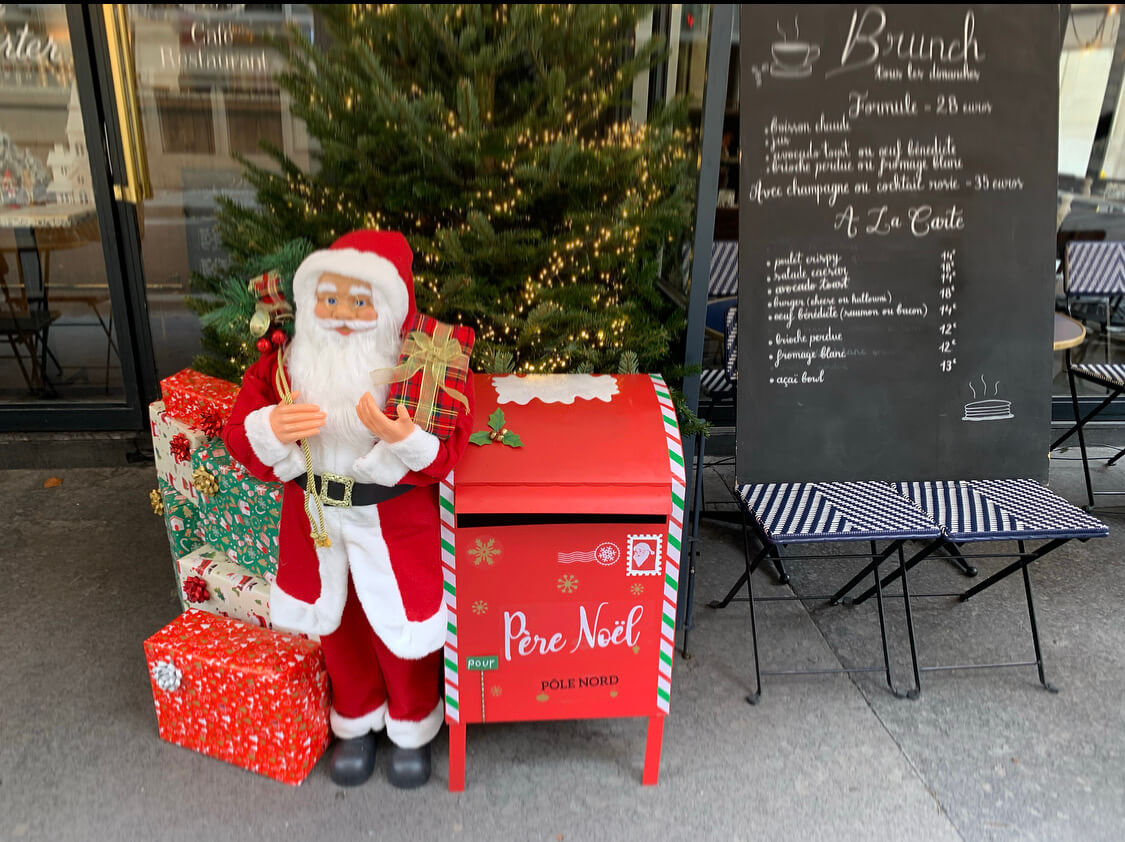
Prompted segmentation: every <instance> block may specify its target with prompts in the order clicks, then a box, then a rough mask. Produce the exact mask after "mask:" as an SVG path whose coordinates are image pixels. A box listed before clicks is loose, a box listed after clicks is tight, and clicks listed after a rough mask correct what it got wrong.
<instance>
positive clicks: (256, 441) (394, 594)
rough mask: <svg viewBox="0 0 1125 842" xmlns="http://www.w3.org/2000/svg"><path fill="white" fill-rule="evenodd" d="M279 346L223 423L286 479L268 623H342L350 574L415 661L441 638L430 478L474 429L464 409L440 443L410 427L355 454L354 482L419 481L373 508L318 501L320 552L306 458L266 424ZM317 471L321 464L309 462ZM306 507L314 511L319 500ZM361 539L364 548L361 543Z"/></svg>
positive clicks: (245, 450)
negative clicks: (326, 542) (322, 528)
mask: <svg viewBox="0 0 1125 842" xmlns="http://www.w3.org/2000/svg"><path fill="white" fill-rule="evenodd" d="M277 366H278V358H277V354H276V353H270V354H267V355H265V356H263V357H262V358H261V359H260V360H259V361H258V362H257V363H256V364H255V365H254V366H252V367H251V368H250V369H249V370H248V371H247V372H246V375H245V377H244V379H243V385H242V390H241V392H239V395H238V400H237V402H236V403H235V406H234V410H233V412H232V414H231V416H230V419H229V421H228V422H227V425H226V427H225V429H224V430H223V441H224V442H225V443H226V446H227V449H228V450H229V451H230V454H231V456H233V457H234V458H235V459H236V460H237V461H239V462H240V463H242V464H243V465H244V466H245V467H246V468H247V469H248V470H249V472H250V473H251V474H253V475H254V476H255V477H257V478H258V479H260V480H263V481H272V482H276V481H282V482H284V483H285V486H284V492H283V496H282V503H281V532H280V536H279V545H280V546H279V549H280V556H279V563H278V569H277V579H276V582H275V584H274V586H273V588H272V590H271V596H270V614H271V622H272V623H273V624H274V625H275V626H277V627H279V628H283V629H288V630H291V631H297V632H302V633H305V634H317V635H321V636H323V635H327V634H330V633H331V632H333V631H335V630H336V628H337V627H338V626H339V624H340V617H341V614H342V612H343V608H344V602H345V598H346V596H347V583H348V576H349V574H350V575H351V578H352V580H353V582H354V584H355V589H356V593H357V594H358V596H359V599H360V602H361V604H362V606H363V609H364V613H365V614H366V616H367V619H368V621H369V622H370V624H371V627H372V628H373V629H374V630H375V633H376V634H377V635H378V636H379V638H380V640H382V641H383V642H384V643H385V644H386V645H387V648H388V649H390V650H391V651H392V652H393V653H394V654H395V655H397V656H399V657H402V658H420V657H422V656H424V655H426V654H428V653H430V652H433V651H435V650H437V649H439V648H440V647H441V646H442V644H443V642H444V639H445V606H444V602H443V599H442V572H441V541H440V528H441V527H440V517H439V512H438V494H437V488H438V486H437V485H436V483H437V482H438V481H439V480H441V479H442V478H444V477H445V476H446V475H447V474H448V473H449V472H450V470H452V468H453V466H454V465H455V464H456V463H457V462H458V460H459V459H460V458H461V455H462V453H463V452H464V450H465V447H466V445H467V444H468V440H469V436H470V435H471V433H472V411H471V408H472V402H473V393H472V389H471V387H472V378H471V377H470V378H469V380H468V385H469V387H470V388H469V389H468V390H467V397H468V399H469V406H470V411H469V412H464V413H462V414H461V416H460V418H459V419H458V422H457V427H456V429H455V431H454V433H453V435H452V436H450V437H449V438H448V439H446V440H439V439H437V438H436V437H434V436H432V435H430V434H429V433H427V432H425V431H424V430H421V429H420V428H416V429H415V431H414V433H412V434H411V435H410V436H408V437H407V439H405V440H404V441H402V442H397V443H394V444H391V443H389V442H379V441H375V439H374V436H373V437H372V451H371V452H370V453H369V454H368V455H367V456H365V457H363V458H362V459H360V460H359V463H360V464H357V469H358V468H362V470H357V474H359V476H357V477H356V479H357V480H358V481H365V482H366V481H371V480H372V479H374V480H375V481H377V482H378V483H379V484H382V485H409V486H415V487H414V488H412V490H410V491H408V492H406V493H404V494H401V495H399V496H398V497H395V498H393V499H391V500H387V501H386V502H383V503H379V504H377V505H373V506H355V507H352V508H334V507H330V506H327V505H326V506H324V513H325V520H326V524H327V526H328V533H329V535H330V537H332V538H333V541H334V542H335V543H334V546H333V547H331V548H328V549H319V550H318V549H317V548H316V547H315V545H314V544H313V540H312V537H311V534H310V532H311V530H310V526H309V519H308V516H307V515H306V513H305V489H304V484H305V473H304V470H303V465H304V460H303V456H301V454H300V449H299V448H298V447H297V445H294V444H288V445H286V444H282V443H281V442H279V441H278V440H277V439H276V437H275V436H273V433H272V430H270V428H269V424H268V416H269V412H270V410H271V409H272V407H274V406H276V405H277V404H278V403H279V402H280V401H281V396H280V395H279V394H278V391H277V388H276V386H275V375H276V372H277ZM313 469H314V471H316V472H317V473H320V471H321V470H322V469H321V468H320V467H318V466H316V465H314V466H313ZM310 507H311V508H312V511H313V512H314V513H315V511H316V509H315V506H312V501H310ZM358 538H362V539H363V544H364V546H363V547H362V548H360V547H358V544H359V541H358V540H357V539H358Z"/></svg>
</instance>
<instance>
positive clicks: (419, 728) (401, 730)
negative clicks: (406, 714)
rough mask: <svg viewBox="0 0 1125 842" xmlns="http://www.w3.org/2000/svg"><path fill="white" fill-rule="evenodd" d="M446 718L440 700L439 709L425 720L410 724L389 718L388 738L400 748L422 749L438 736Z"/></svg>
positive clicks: (433, 711)
mask: <svg viewBox="0 0 1125 842" xmlns="http://www.w3.org/2000/svg"><path fill="white" fill-rule="evenodd" d="M444 718H445V706H444V705H443V704H442V702H441V700H440V699H439V700H438V703H437V707H435V708H434V709H433V710H432V711H430V712H429V713H428V714H426V717H425V719H422V720H419V721H418V722H410V721H407V720H403V719H395V718H394V717H393V716H388V717H387V736H388V737H389V738H390V740H391V742H392V743H394V744H395V745H396V746H399V747H400V748H421V747H422V746H424V745H426V743H428V742H429V741H430V740H432V739H433V738H434V737H436V736H437V732H438V731H440V730H441V723H442V720H443V719H444Z"/></svg>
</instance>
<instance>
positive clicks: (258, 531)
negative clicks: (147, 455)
mask: <svg viewBox="0 0 1125 842" xmlns="http://www.w3.org/2000/svg"><path fill="white" fill-rule="evenodd" d="M192 467H193V469H194V471H193V472H194V475H195V480H196V487H197V488H199V489H200V492H201V493H200V497H199V515H200V520H201V524H202V527H203V534H204V536H205V538H206V539H207V543H209V544H211V545H212V546H213V547H215V548H216V549H219V550H222V551H223V552H224V553H226V554H227V556H229V557H230V559H231V561H233V562H235V563H236V564H238V565H239V566H241V567H244V568H246V569H247V570H248V571H250V572H252V573H254V574H256V575H258V576H262V577H264V578H265V579H267V580H268V581H270V582H272V581H273V577H274V575H275V574H276V573H277V550H278V543H277V534H278V527H279V525H280V523H281V488H282V486H281V483H276V482H261V481H259V480H257V479H255V478H254V477H252V476H251V475H250V474H249V473H248V472H247V471H246V469H245V468H243V467H242V466H241V465H239V464H238V463H237V462H235V461H234V460H233V459H231V457H230V455H229V454H228V453H227V451H226V448H224V447H223V444H222V442H221V441H215V442H211V443H210V444H208V445H205V446H203V447H201V448H199V449H198V450H196V451H195V452H194V453H193V454H192Z"/></svg>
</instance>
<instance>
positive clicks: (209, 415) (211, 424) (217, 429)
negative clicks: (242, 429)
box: [199, 409, 223, 439]
mask: <svg viewBox="0 0 1125 842" xmlns="http://www.w3.org/2000/svg"><path fill="white" fill-rule="evenodd" d="M199 429H200V430H202V431H203V435H205V436H207V438H209V439H213V438H215V437H217V436H218V435H219V434H220V433H221V432H222V431H223V416H221V415H219V413H217V412H216V411H215V410H213V409H209V410H207V411H206V412H204V413H203V417H202V418H200V419H199Z"/></svg>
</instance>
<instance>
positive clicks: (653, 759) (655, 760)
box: [641, 716, 664, 786]
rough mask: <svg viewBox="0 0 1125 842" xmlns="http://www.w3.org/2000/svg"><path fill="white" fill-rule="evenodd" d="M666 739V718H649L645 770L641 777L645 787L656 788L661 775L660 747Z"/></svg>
mask: <svg viewBox="0 0 1125 842" xmlns="http://www.w3.org/2000/svg"><path fill="white" fill-rule="evenodd" d="M663 739H664V717H663V716H650V717H649V718H648V736H647V737H646V739H645V768H644V772H643V773H642V775H641V783H642V784H643V785H644V786H656V779H657V777H659V775H660V745H661V743H662V741H663Z"/></svg>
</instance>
